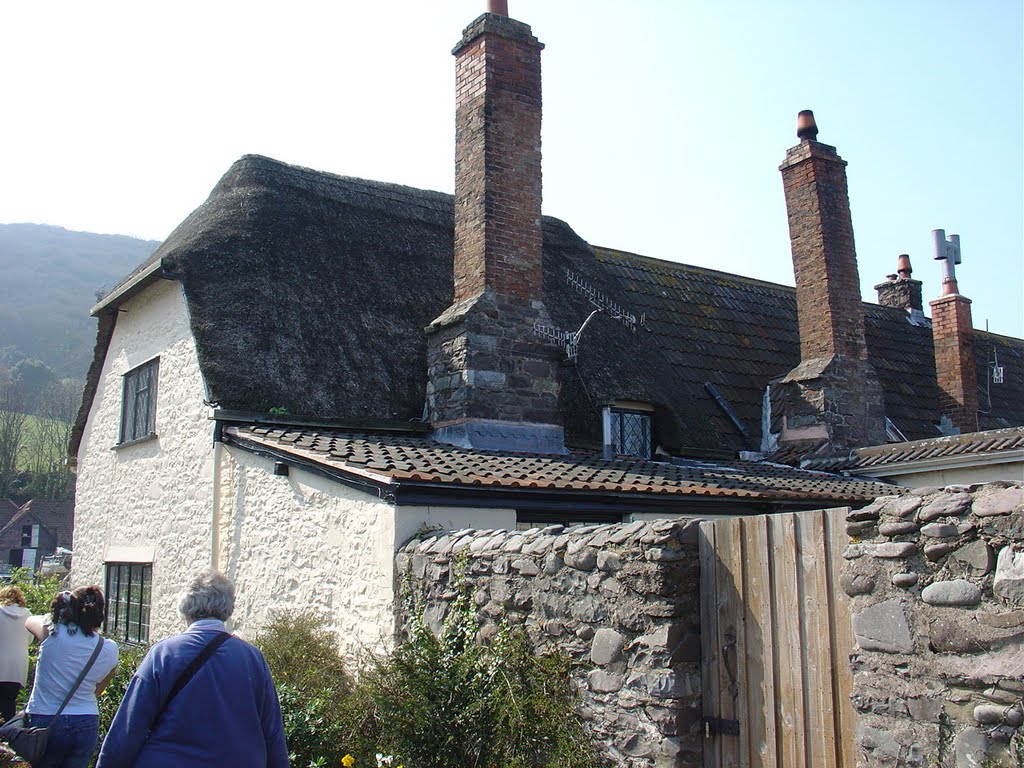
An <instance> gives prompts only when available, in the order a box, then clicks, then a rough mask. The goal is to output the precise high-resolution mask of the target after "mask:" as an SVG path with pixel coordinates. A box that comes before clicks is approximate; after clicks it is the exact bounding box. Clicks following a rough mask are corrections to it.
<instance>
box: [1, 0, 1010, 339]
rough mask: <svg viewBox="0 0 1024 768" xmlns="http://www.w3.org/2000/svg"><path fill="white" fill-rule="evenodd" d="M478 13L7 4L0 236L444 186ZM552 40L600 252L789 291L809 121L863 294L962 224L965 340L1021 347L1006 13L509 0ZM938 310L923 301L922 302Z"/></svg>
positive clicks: (567, 141) (930, 270)
mask: <svg viewBox="0 0 1024 768" xmlns="http://www.w3.org/2000/svg"><path fill="white" fill-rule="evenodd" d="M485 7H486V3H485V0H434V1H433V2H424V0H418V1H414V0H387V1H386V2H367V0H361V1H360V2H356V1H355V0H333V1H332V2H314V1H313V0H290V2H288V3H282V2H279V1H278V2H273V3H271V2H264V1H263V0H247V1H246V2H238V1H236V0H217V1H216V2H210V0H204V1H203V2H196V1H194V0H178V2H174V3H170V2H161V1H160V0H147V1H146V2H139V1H138V0H132V1H131V2H121V1H120V0H97V2H93V3H82V2H80V0H74V1H70V0H52V1H49V2H45V3H42V2H4V3H0V71H2V72H3V73H4V88H3V91H2V96H0V99H2V101H3V113H2V114H3V119H2V121H0V222H5V223H14V222H35V223H46V224H56V225H59V226H63V227H66V228H68V229H74V230H83V231H91V232H103V233H119V234H128V235H134V236H138V237H143V238H150V239H154V240H162V239H163V238H165V237H166V236H167V235H168V234H169V233H170V232H171V230H172V229H173V228H174V227H175V226H176V225H177V224H178V223H179V222H180V221H181V220H182V219H184V218H185V216H186V215H188V213H189V212H190V211H192V210H193V209H194V208H195V207H197V206H198V205H200V204H201V203H202V202H203V200H204V199H205V198H206V196H207V195H208V194H209V192H210V191H211V190H212V188H213V187H214V185H215V184H216V183H217V181H218V179H219V178H220V176H221V175H223V173H224V172H226V171H227V169H228V168H229V166H230V165H231V163H233V162H234V161H235V160H237V159H238V158H239V157H240V156H242V155H244V154H250V153H256V154H262V155H268V156H270V157H274V158H276V159H279V160H282V161H285V162H288V163H293V164H296V165H302V166H306V167H309V168H314V169H317V170H322V171H328V172H331V173H336V174H341V175H345V176H356V177H362V178H369V179H378V180H384V181H392V182H398V183H402V184H407V185H410V186H415V187H423V188H428V189H437V190H441V191H446V192H450V191H451V190H452V188H453V183H454V161H453V157H454V113H455V112H454V99H455V88H454V59H453V57H452V55H451V49H452V47H453V46H454V44H455V43H456V42H457V41H458V40H459V37H460V33H461V31H462V29H463V28H464V27H465V26H466V25H468V24H469V23H470V22H471V21H472V20H473V19H474V18H475V17H476V16H477V15H479V14H480V13H481V12H483V10H484V9H485ZM509 12H510V15H511V16H512V17H513V18H516V19H519V20H521V21H524V22H526V23H528V24H530V25H531V26H532V28H533V32H534V34H535V35H536V36H537V37H538V38H539V39H540V40H541V41H542V42H543V43H544V44H545V46H546V47H545V50H544V53H543V77H544V86H543V87H544V118H543V119H544V127H543V138H542V141H543V153H544V212H545V214H547V215H551V216H556V217H558V218H560V219H563V220H565V221H567V222H568V223H569V224H570V225H571V226H572V227H573V228H574V229H575V230H576V232H577V233H578V234H579V235H580V236H582V237H583V238H584V239H586V240H587V241H588V242H590V243H593V244H596V245H603V246H608V247H612V248H618V249H621V250H626V251H631V252H634V253H640V254H643V255H646V256H651V257H655V258H660V259H667V260H671V261H680V262H685V263H689V264H695V265H700V266H706V267H709V268H713V269H720V270H725V271H728V272H735V273H739V274H742V275H747V276H750V277H755V278H759V279H764V280H770V281H772V282H777V283H783V284H786V285H792V284H793V269H792V262H791V259H790V247H789V233H788V228H787V221H786V209H785V200H784V197H783V192H782V182H781V177H780V175H779V171H778V166H779V164H780V163H781V162H782V160H783V159H784V157H785V152H786V149H787V148H788V147H790V146H792V145H794V144H796V143H797V139H796V133H795V132H796V115H797V112H799V111H800V110H802V109H812V110H814V113H815V116H816V118H817V122H818V127H819V130H820V134H819V136H818V140H819V141H822V142H824V143H827V144H831V145H834V146H835V147H836V148H837V149H838V151H839V154H840V155H841V156H842V157H843V158H844V159H845V160H846V161H848V163H849V166H848V168H847V173H848V178H849V186H850V199H851V206H852V213H853V225H854V231H855V239H856V247H857V254H858V260H859V268H860V277H861V283H862V287H863V289H864V290H863V292H862V295H863V298H864V299H865V300H867V301H876V300H877V297H876V293H875V291H874V289H873V286H874V285H875V284H877V283H879V282H882V280H884V278H885V276H886V275H887V274H890V273H892V272H895V269H896V258H897V256H898V255H899V254H901V253H909V254H910V256H911V259H912V262H913V265H914V277H915V278H917V279H920V280H922V281H923V283H924V287H923V291H924V297H925V301H926V302H927V301H929V300H931V299H935V298H938V296H939V294H940V282H941V269H940V265H939V264H938V263H936V262H935V261H933V259H932V252H931V249H932V246H931V230H933V229H940V228H941V229H944V230H946V232H947V234H952V233H956V234H959V235H960V238H961V247H962V253H963V263H962V264H961V265H960V266H959V267H958V268H957V277H958V279H959V285H960V290H961V293H962V294H963V295H965V296H967V297H969V298H971V299H972V301H973V305H972V310H973V318H974V324H975V327H977V328H985V327H986V323H987V324H988V327H989V329H990V330H992V331H993V332H996V333H1002V334H1009V335H1013V336H1024V264H1022V262H1024V54H1022V40H1024V20H1022V13H1024V11H1022V3H1021V2H1020V0H975V1H974V2H965V1H964V0H899V1H898V2H894V1H893V0H857V2H841V1H840V0H819V2H817V3H811V4H809V3H807V2H796V1H795V0H772V2H763V0H761V1H758V0H590V1H589V2H585V1H584V0H509ZM926 311H927V306H926Z"/></svg>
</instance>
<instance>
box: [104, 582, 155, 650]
mask: <svg viewBox="0 0 1024 768" xmlns="http://www.w3.org/2000/svg"><path fill="white" fill-rule="evenodd" d="M152 582H153V566H152V565H151V564H149V563H107V620H106V624H105V627H104V632H105V634H106V635H107V637H110V638H112V639H114V640H117V641H119V642H125V643H148V642H149V606H150V595H151V591H152Z"/></svg>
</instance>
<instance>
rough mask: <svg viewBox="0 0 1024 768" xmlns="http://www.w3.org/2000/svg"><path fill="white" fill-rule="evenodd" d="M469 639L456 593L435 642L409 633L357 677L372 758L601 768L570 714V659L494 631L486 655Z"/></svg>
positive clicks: (470, 626) (464, 607) (425, 764)
mask: <svg viewBox="0 0 1024 768" xmlns="http://www.w3.org/2000/svg"><path fill="white" fill-rule="evenodd" d="M476 634H477V621H476V617H475V614H474V612H473V610H472V601H471V599H470V596H469V594H468V591H466V590H462V591H461V594H460V596H459V597H457V598H456V600H455V601H454V603H453V605H452V612H451V614H450V615H449V617H448V619H447V621H446V622H445V625H444V628H443V630H442V633H441V636H440V637H437V636H435V635H434V634H433V632H431V631H430V630H429V629H428V628H426V627H425V626H423V625H422V624H419V625H417V626H415V627H414V629H413V634H412V637H411V639H410V641H409V642H408V643H406V644H405V645H403V646H401V647H399V648H398V649H397V650H396V651H395V652H394V653H393V654H392V655H391V656H390V657H387V658H385V659H382V660H380V661H379V662H378V663H377V664H376V666H375V667H374V668H373V669H371V670H370V671H369V672H368V673H367V674H366V675H365V676H364V678H363V680H362V682H361V684H360V687H361V688H363V689H364V690H365V693H364V694H363V696H364V700H366V701H368V702H370V703H371V705H372V716H373V730H375V731H376V738H377V741H378V749H379V751H380V752H383V753H386V754H388V755H393V756H394V759H395V764H398V763H403V764H404V766H405V768H467V766H474V767H475V768H499V766H500V768H556V767H557V768H591V767H592V766H597V765H599V764H600V763H599V760H598V758H597V757H596V755H595V753H594V751H593V747H592V745H591V743H590V741H589V739H588V737H587V736H586V734H585V732H584V730H583V726H582V723H581V721H580V718H579V717H578V716H577V715H576V713H575V711H574V704H575V696H574V694H573V691H572V689H571V686H570V683H569V674H568V673H569V660H568V659H567V658H566V657H564V656H561V655H551V656H537V655H535V654H534V653H533V652H532V651H531V650H530V649H529V647H528V645H527V643H526V640H525V638H524V637H523V636H522V634H521V633H518V632H513V631H509V630H502V631H500V632H499V633H498V635H497V637H496V638H495V639H494V641H492V642H491V644H490V645H487V646H480V645H478V644H477V642H476ZM358 765H360V764H359V763H357V766H358Z"/></svg>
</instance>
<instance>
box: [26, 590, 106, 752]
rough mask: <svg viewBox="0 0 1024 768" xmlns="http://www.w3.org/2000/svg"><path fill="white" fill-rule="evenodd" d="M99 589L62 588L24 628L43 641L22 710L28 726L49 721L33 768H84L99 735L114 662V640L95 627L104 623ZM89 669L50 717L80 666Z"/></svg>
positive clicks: (72, 683) (66, 692)
mask: <svg viewBox="0 0 1024 768" xmlns="http://www.w3.org/2000/svg"><path fill="white" fill-rule="evenodd" d="M103 615H104V609H103V592H102V591H101V590H100V588H99V587H96V586H93V587H79V588H78V589H76V590H75V591H74V592H61V593H60V594H59V595H57V596H56V597H55V598H53V602H52V603H50V615H49V616H30V617H29V618H28V619H27V620H26V622H25V627H26V628H27V629H28V630H29V632H31V633H32V634H34V635H35V636H36V637H37V638H39V640H40V641H41V642H42V645H41V646H40V647H39V659H38V661H36V678H35V683H34V684H33V686H32V695H31V696H29V700H28V706H27V707H26V711H27V712H28V714H29V721H30V724H31V725H35V726H47V725H52V726H53V727H52V728H51V730H50V740H49V742H47V745H46V754H44V755H43V759H42V760H41V761H40V762H39V763H37V764H36V766H35V768H86V767H87V766H88V765H89V760H90V759H91V758H92V753H93V750H94V749H95V748H96V740H97V738H98V737H99V706H98V705H97V703H96V695H97V694H99V693H102V692H103V689H104V688H106V686H107V683H109V682H110V678H111V677H113V676H114V668H115V667H116V666H117V644H116V643H114V641H113V640H107V639H106V638H103V637H101V636H100V634H99V632H98V631H97V630H98V629H99V628H100V626H101V625H102V624H103ZM94 653H96V656H95V659H94V660H93V662H92V666H90V667H89V669H88V671H87V672H86V675H85V677H84V678H83V679H82V682H81V684H79V686H78V687H77V688H75V690H74V694H73V695H72V696H71V699H70V700H69V701H68V703H67V705H66V706H65V707H64V710H63V711H62V712H61V713H60V716H59V717H57V718H56V720H55V719H54V716H55V715H56V714H57V711H58V710H59V709H60V706H61V702H63V701H64V699H65V697H66V696H67V695H68V692H69V691H71V690H72V688H73V687H74V685H75V682H76V681H77V680H78V677H79V675H80V674H81V673H82V670H83V669H85V668H86V665H87V664H88V663H89V661H90V659H93V654H94Z"/></svg>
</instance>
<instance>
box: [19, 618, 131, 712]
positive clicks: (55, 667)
mask: <svg viewBox="0 0 1024 768" xmlns="http://www.w3.org/2000/svg"><path fill="white" fill-rule="evenodd" d="M70 626H71V630H73V633H72V631H69V629H68V626H66V625H64V624H58V625H57V626H56V632H54V633H53V634H52V635H50V636H49V637H47V638H46V639H45V640H43V644H42V645H41V646H40V648H39V660H38V661H37V662H36V680H35V684H34V685H33V686H32V695H31V696H30V697H29V700H28V707H26V709H27V710H28V712H29V713H30V714H33V715H53V714H56V713H57V709H58V708H59V707H60V703H61V702H62V701H64V697H65V696H67V695H68V691H69V690H71V686H72V685H74V682H75V680H77V679H78V676H79V675H80V674H81V672H82V669H83V668H84V667H85V664H86V662H87V661H89V657H90V656H91V655H92V652H93V651H94V650H95V648H96V642H97V640H99V638H100V635H99V634H98V633H94V634H93V635H92V636H89V635H87V634H85V633H84V632H82V631H81V630H80V629H78V627H76V626H75V625H74V624H72V625H70ZM115 666H117V643H115V642H114V641H113V640H108V639H107V638H103V650H101V651H100V655H99V656H97V657H96V661H95V663H94V664H93V665H92V669H90V670H89V674H87V675H86V676H85V679H84V680H83V681H82V684H81V685H80V686H78V690H77V691H75V695H74V696H73V697H72V698H71V701H69V702H68V705H67V706H66V707H65V708H64V711H63V712H62V713H61V714H64V715H97V714H99V707H98V706H97V704H96V686H97V685H98V684H99V683H100V681H101V680H103V678H105V677H106V676H107V675H109V674H110V670H112V669H113V668H114V667H115Z"/></svg>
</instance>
